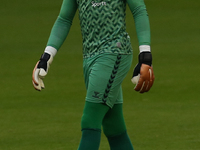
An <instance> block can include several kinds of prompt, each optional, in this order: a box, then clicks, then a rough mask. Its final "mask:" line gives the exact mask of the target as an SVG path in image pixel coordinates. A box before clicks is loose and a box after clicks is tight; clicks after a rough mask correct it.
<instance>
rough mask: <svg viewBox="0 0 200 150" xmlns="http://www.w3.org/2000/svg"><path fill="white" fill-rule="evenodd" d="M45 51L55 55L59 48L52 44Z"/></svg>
mask: <svg viewBox="0 0 200 150" xmlns="http://www.w3.org/2000/svg"><path fill="white" fill-rule="evenodd" d="M44 52H45V53H48V54H50V55H52V56H53V57H54V56H55V55H56V53H57V49H55V48H54V47H52V46H47V47H46V48H45V50H44Z"/></svg>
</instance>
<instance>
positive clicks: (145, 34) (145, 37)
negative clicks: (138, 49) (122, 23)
mask: <svg viewBox="0 0 200 150" xmlns="http://www.w3.org/2000/svg"><path fill="white" fill-rule="evenodd" d="M127 3H128V5H129V8H130V10H131V12H132V15H133V17H134V21H135V27H136V32H137V38H138V41H139V45H150V44H151V35H150V23H149V17H148V14H147V11H146V6H145V4H144V1H143V0H127Z"/></svg>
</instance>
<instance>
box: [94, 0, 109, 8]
mask: <svg viewBox="0 0 200 150" xmlns="http://www.w3.org/2000/svg"><path fill="white" fill-rule="evenodd" d="M105 5H106V2H99V3H95V2H94V1H92V7H96V6H97V7H99V6H105Z"/></svg>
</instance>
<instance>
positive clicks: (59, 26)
mask: <svg viewBox="0 0 200 150" xmlns="http://www.w3.org/2000/svg"><path fill="white" fill-rule="evenodd" d="M76 10H77V4H76V0H64V1H63V3H62V7H61V10H60V13H59V16H58V18H57V19H56V21H55V23H54V25H53V28H52V30H51V33H50V36H49V40H48V42H47V46H52V47H54V48H55V49H57V50H59V49H60V47H61V46H62V44H63V42H64V41H65V39H66V37H67V35H68V33H69V30H70V27H71V25H72V21H73V18H74V15H75V13H76Z"/></svg>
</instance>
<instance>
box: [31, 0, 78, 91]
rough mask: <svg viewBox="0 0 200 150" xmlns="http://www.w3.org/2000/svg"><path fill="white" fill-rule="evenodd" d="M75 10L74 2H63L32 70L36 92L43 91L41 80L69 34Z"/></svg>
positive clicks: (65, 0)
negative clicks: (41, 52)
mask: <svg viewBox="0 0 200 150" xmlns="http://www.w3.org/2000/svg"><path fill="white" fill-rule="evenodd" d="M76 10H77V4H76V0H63V3H62V7H61V10H60V13H59V16H58V18H57V20H56V21H55V23H54V25H53V28H52V30H51V34H50V36H49V40H48V42H47V46H46V48H45V51H44V54H43V55H42V56H41V58H40V60H39V61H38V62H37V64H36V65H35V68H34V69H33V74H32V83H33V86H34V88H35V89H36V90H38V91H41V89H44V83H43V79H44V77H45V76H46V75H47V72H48V69H49V66H50V64H51V63H52V61H53V57H54V56H55V55H56V53H57V51H58V50H59V48H60V47H61V46H62V44H63V42H64V41H65V39H66V37H67V35H68V33H69V30H70V27H71V24H72V20H73V18H74V15H75V13H76Z"/></svg>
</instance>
